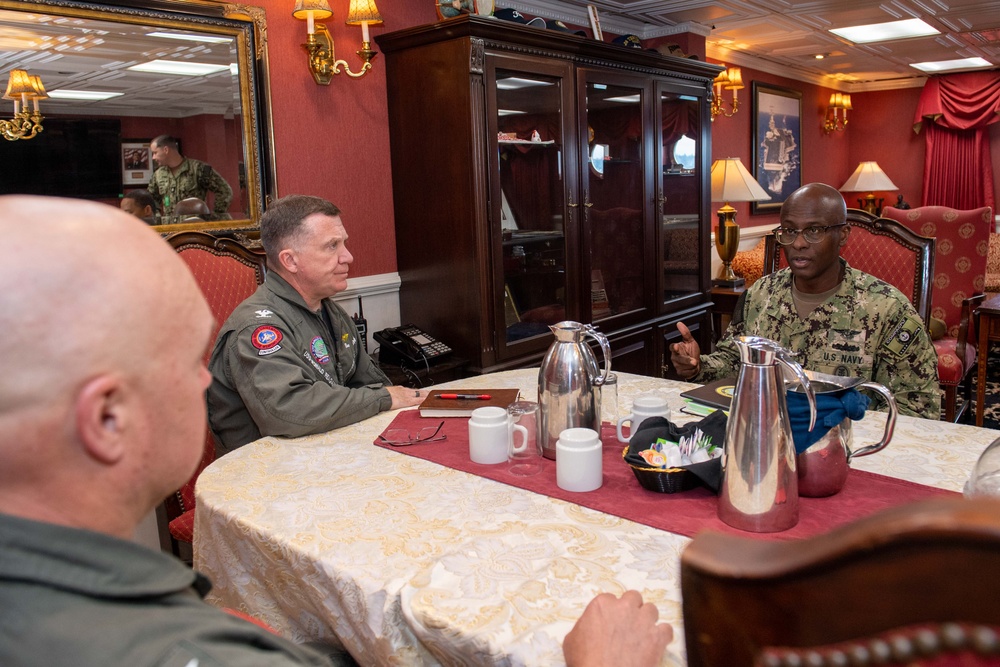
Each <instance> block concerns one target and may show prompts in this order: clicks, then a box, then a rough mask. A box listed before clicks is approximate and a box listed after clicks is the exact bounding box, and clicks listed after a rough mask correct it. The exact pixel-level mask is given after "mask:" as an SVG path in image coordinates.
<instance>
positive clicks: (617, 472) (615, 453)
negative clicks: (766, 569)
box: [375, 410, 958, 539]
mask: <svg viewBox="0 0 1000 667" xmlns="http://www.w3.org/2000/svg"><path fill="white" fill-rule="evenodd" d="M430 423H432V420H430V419H425V418H422V417H420V414H419V413H418V412H417V411H416V410H407V411H404V412H401V413H399V414H398V415H397V416H396V418H395V419H394V420H393V421H392V424H390V425H389V428H402V429H407V430H408V431H410V432H411V433H416V432H417V431H419V430H420V429H421V428H423V427H425V426H427V425H428V424H430ZM434 423H435V425H436V422H434ZM441 432H442V433H444V434H445V435H447V436H448V439H447V440H444V441H439V442H430V443H420V444H416V445H410V446H407V447H392V446H391V445H386V444H383V443H382V442H381V441H379V440H375V444H376V445H378V446H380V447H384V448H385V449H391V450H394V451H398V452H401V453H403V454H409V455H410V456H415V457H417V458H421V459H424V460H427V461H432V462H434V463H438V464H440V465H443V466H447V467H449V468H454V469H456V470H463V471H465V472H468V473H472V474H474V475H479V476H480V477H486V478H488V479H492V480H496V481H498V482H503V483H505V484H509V485H511V486H516V487H519V488H522V489H526V490H528V491H534V492H535V493H541V494H543V495H546V496H551V497H553V498H560V499H562V500H568V501H570V502H573V503H576V504H577V505H582V506H584V507H589V508H591V509H595V510H599V511H601V512H605V513H607V514H613V515H614V516H618V517H622V518H624V519H628V520H630V521H635V522H636V523H642V524H645V525H647V526H652V527H653V528H659V529H661V530H666V531H669V532H671V533H678V534H680V535H686V536H688V537H692V536H694V534H695V533H697V532H699V531H702V530H707V529H711V530H715V531H719V532H725V533H734V534H738V535H748V536H756V537H761V538H771V539H793V538H802V537H809V536H812V535H818V534H820V533H825V532H827V531H829V530H830V529H831V528H834V527H836V526H839V525H841V524H844V523H848V522H850V521H853V520H855V519H859V518H861V517H863V516H867V515H869V514H873V513H875V512H877V511H879V510H882V509H885V508H887V507H893V506H895V505H902V504H904V503H908V502H913V501H917V500H923V499H925V498H929V497H932V496H938V495H958V494H956V493H955V492H953V491H946V490H943V489H936V488H934V487H931V486H924V485H922V484H914V483H913V482H907V481H905V480H901V479H895V478H892V477H886V476H884V475H876V474H874V473H869V472H864V471H862V470H851V472H850V474H849V475H848V477H847V483H846V484H845V485H844V488H843V490H842V491H841V492H840V493H838V494H836V495H834V496H830V497H829V498H800V499H799V522H798V524H797V525H796V526H795V527H793V528H791V529H789V530H786V531H784V532H780V533H747V532H744V531H741V530H738V529H736V528H733V527H731V526H729V525H728V524H725V523H723V522H722V521H720V520H719V518H718V516H717V512H716V504H717V497H716V495H715V494H714V493H713V492H712V491H710V490H709V489H707V488H705V487H701V486H699V487H698V488H695V489H692V490H690V491H684V492H681V493H671V494H668V493H657V492H655V491H648V490H646V489H644V488H642V487H641V486H639V481H638V480H637V479H636V478H635V475H634V474H633V472H632V469H631V468H629V466H628V464H627V463H625V462H624V461H623V460H622V449H623V448H624V447H625V445H623V444H622V443H620V442H618V439H617V438H616V437H615V427H614V426H611V425H608V424H604V425H603V427H602V429H601V439H602V440H603V441H604V484H603V485H602V486H601V488H600V489H597V490H596V491H591V492H589V493H573V492H570V491H564V490H563V489H561V488H559V487H558V486H557V485H556V462H555V461H550V460H549V459H544V467H543V469H542V471H541V472H540V473H538V474H537V475H532V476H529V477H518V476H516V475H512V474H510V473H509V472H507V464H506V463H501V464H497V465H482V464H479V463H473V462H472V461H471V460H470V459H469V420H468V419H462V418H450V419H445V420H444V427H443V428H442V429H441Z"/></svg>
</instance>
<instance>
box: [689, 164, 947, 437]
mask: <svg viewBox="0 0 1000 667" xmlns="http://www.w3.org/2000/svg"><path fill="white" fill-rule="evenodd" d="M850 232H851V228H850V226H849V225H848V224H847V207H846V205H845V204H844V199H843V197H842V196H841V195H840V193H839V192H837V190H835V189H834V188H832V187H830V186H829V185H824V184H822V183H811V184H809V185H806V186H803V187H801V188H799V189H798V190H796V191H795V192H793V193H792V194H791V195H789V197H788V199H786V200H785V203H784V204H783V205H782V207H781V226H780V227H779V228H778V230H777V231H776V237H777V241H778V243H779V244H780V245H781V246H782V247H783V248H784V251H785V258H786V259H787V260H788V267H789V268H787V269H783V270H781V271H777V272H775V273H772V274H770V275H767V276H764V277H763V278H761V279H760V280H758V281H757V282H755V283H754V284H753V285H752V286H751V287H750V288H749V289H748V290H747V291H746V292H745V293H744V294H743V295H742V296H741V297H740V300H739V301H738V302H737V304H736V309H735V312H734V313H733V319H732V322H731V323H730V325H729V328H728V329H727V331H726V334H725V336H723V338H722V340H721V341H719V344H718V346H717V350H716V352H714V353H712V354H706V355H703V354H701V350H700V348H699V346H698V343H697V342H696V341H695V340H694V337H693V336H691V332H690V331H689V330H688V328H687V327H686V326H685V325H684V324H683V323H678V325H677V329H678V331H680V333H681V335H682V336H683V340H682V342H680V343H675V344H673V345H671V346H670V360H671V362H672V363H673V365H674V368H675V369H676V370H677V373H678V374H679V375H680V376H681V377H682V378H686V379H689V380H692V381H693V382H709V381H711V380H715V379H718V378H722V377H726V376H734V375H736V374H737V373H738V371H739V365H740V362H739V353H738V351H737V349H736V346H735V345H734V344H733V338H735V337H737V336H763V337H765V338H770V339H771V340H773V341H775V342H777V343H778V344H779V345H782V346H784V347H786V348H788V349H789V350H791V351H792V352H795V353H796V355H797V357H798V358H797V361H799V363H801V364H802V366H803V367H804V368H807V369H809V370H813V371H818V372H821V373H829V374H832V375H840V376H850V377H861V378H864V379H866V380H872V381H874V382H878V383H880V384H883V385H885V386H886V387H887V388H888V389H889V391H891V392H892V394H893V396H894V398H895V399H896V404H897V406H898V407H899V412H900V414H905V415H910V416H915V417H925V418H927V419H938V418H939V417H940V413H941V396H940V393H939V390H938V377H937V355H936V353H935V352H934V347H933V345H932V344H931V340H930V336H929V335H928V334H927V329H926V328H925V327H924V323H923V321H922V320H921V319H920V316H919V315H917V312H916V311H915V310H914V309H913V305H912V304H911V303H910V302H909V300H908V299H907V298H906V297H905V296H904V295H903V294H902V293H901V292H900V291H899V290H897V289H896V288H895V287H893V286H891V285H889V284H887V283H885V282H883V281H881V280H879V279H877V278H875V277H874V276H870V275H868V274H866V273H863V272H861V271H858V270H857V269H852V268H851V267H850V266H848V264H847V262H846V261H845V260H843V259H842V258H841V257H840V249H841V248H842V247H843V246H844V245H845V244H846V243H847V239H848V237H849V236H850Z"/></svg>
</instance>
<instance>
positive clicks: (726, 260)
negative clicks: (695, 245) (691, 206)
mask: <svg viewBox="0 0 1000 667" xmlns="http://www.w3.org/2000/svg"><path fill="white" fill-rule="evenodd" d="M770 198H771V196H770V195H769V194H767V192H766V191H765V190H764V188H762V187H761V186H760V183H758V182H757V179H755V178H754V177H753V176H752V175H751V174H750V172H749V171H747V169H746V167H744V166H743V163H742V162H740V159H739V158H738V157H729V158H725V159H722V160H716V161H715V162H714V163H713V164H712V201H721V202H725V205H724V206H723V207H722V208H720V209H719V210H718V211H717V214H718V216H719V226H718V227H716V228H715V249H716V250H717V251H718V253H719V258H720V259H721V260H722V269H721V270H720V271H719V277H718V278H716V279H714V280H713V281H712V284H713V285H716V286H720V287H739V286H741V285H743V279H742V278H740V277H738V276H737V275H736V274H735V273H734V272H733V266H732V264H733V259H734V258H735V257H736V251H737V250H739V247H740V226H739V225H737V224H736V209H735V208H733V207H732V206H730V205H729V202H734V201H766V200H768V199H770Z"/></svg>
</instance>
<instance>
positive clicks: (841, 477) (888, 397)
mask: <svg viewBox="0 0 1000 667" xmlns="http://www.w3.org/2000/svg"><path fill="white" fill-rule="evenodd" d="M806 375H807V376H808V377H809V380H810V381H811V383H812V388H813V391H814V392H815V393H816V394H826V393H836V392H839V391H844V390H846V389H852V388H854V389H870V390H871V391H874V392H876V393H878V394H880V395H881V396H882V397H883V398H884V399H885V401H886V405H887V406H888V412H889V414H888V416H887V417H886V420H885V429H884V430H883V431H882V439H881V440H879V441H878V442H874V443H871V444H868V445H865V446H863V447H858V448H857V449H854V448H853V439H854V438H853V433H852V431H853V428H852V423H851V418H850V417H844V419H843V420H841V422H840V423H839V424H837V425H836V426H834V427H833V428H831V429H830V430H829V431H827V432H826V434H825V435H824V436H823V437H822V438H820V439H819V440H817V441H816V442H814V443H813V444H811V445H809V448H808V449H806V450H805V451H804V452H802V453H801V454H799V455H798V457H797V458H796V462H795V463H796V466H797V467H798V476H799V495H800V496H803V497H806V498H823V497H826V496H832V495H833V494H835V493H838V492H840V490H841V489H842V488H844V483H845V482H847V473H848V471H849V470H850V463H851V459H853V458H856V457H858V456H868V455H869V454H874V453H875V452H880V451H882V450H883V449H885V447H886V445H888V444H889V441H890V440H892V433H893V430H894V429H895V427H896V415H897V413H898V409H897V408H896V399H895V398H894V397H893V395H892V392H890V391H889V389H888V388H886V387H885V385H882V384H879V383H878V382H866V381H865V380H863V379H861V378H856V377H840V376H838V375H828V374H826V373H817V372H816V371H809V370H807V371H806Z"/></svg>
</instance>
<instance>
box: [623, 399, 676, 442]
mask: <svg viewBox="0 0 1000 667" xmlns="http://www.w3.org/2000/svg"><path fill="white" fill-rule="evenodd" d="M650 417H663V418H664V419H670V407H669V406H668V405H667V398H666V397H665V396H660V395H659V394H642V395H641V396H636V397H635V400H634V401H632V414H630V415H628V416H627V417H622V418H621V419H619V420H618V429H617V433H618V441H619V442H628V438H626V437H625V435H624V434H623V433H622V426H623V425H625V424H626V423H628V424H629V435H631V434H632V433H634V432H635V430H636V429H637V428H639V424H641V423H642V422H643V420H644V419H649V418H650Z"/></svg>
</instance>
